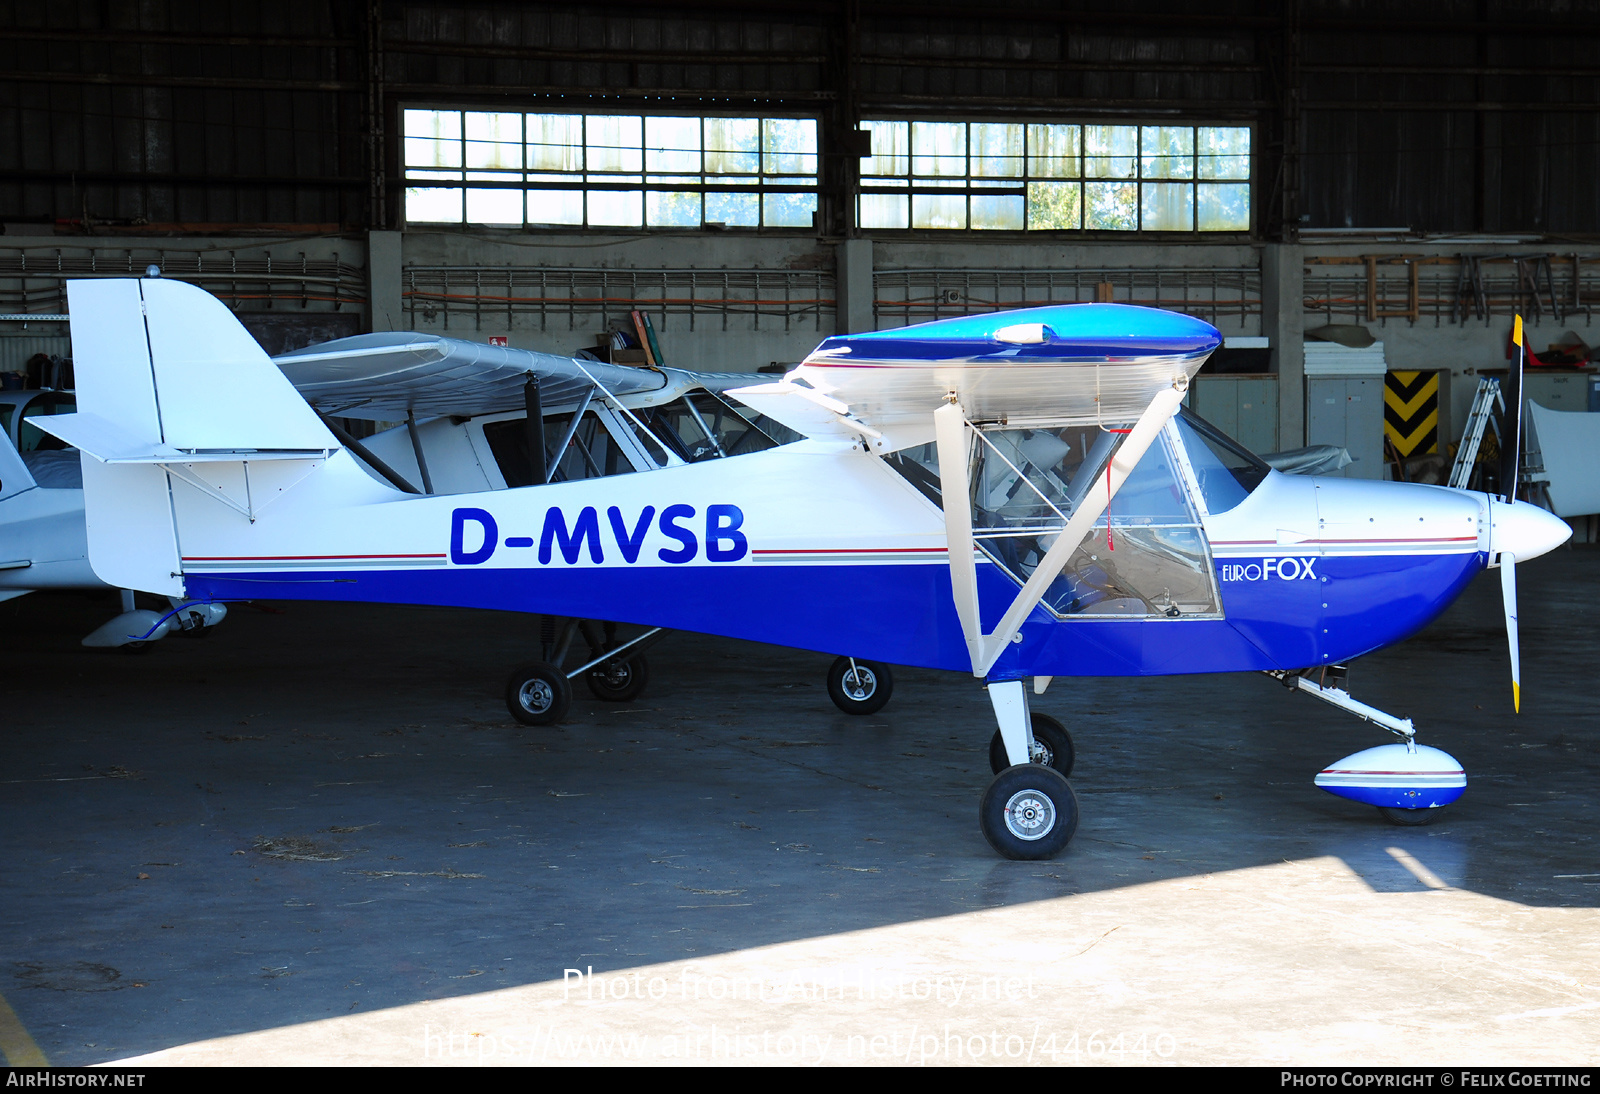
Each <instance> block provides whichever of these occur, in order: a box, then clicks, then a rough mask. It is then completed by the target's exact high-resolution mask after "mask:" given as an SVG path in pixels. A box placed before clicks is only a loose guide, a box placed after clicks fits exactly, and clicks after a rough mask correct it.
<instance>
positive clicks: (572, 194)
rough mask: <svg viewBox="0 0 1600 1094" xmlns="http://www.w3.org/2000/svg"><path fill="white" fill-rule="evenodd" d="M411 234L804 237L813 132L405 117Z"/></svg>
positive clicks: (590, 117)
mask: <svg viewBox="0 0 1600 1094" xmlns="http://www.w3.org/2000/svg"><path fill="white" fill-rule="evenodd" d="M405 173H406V220H407V221H408V222H409V223H412V224H483V225H504V226H508V227H521V226H524V225H541V226H542V225H556V226H561V225H567V226H574V227H591V228H645V227H648V228H699V227H703V226H705V225H707V224H720V225H724V226H727V227H741V228H810V227H811V226H812V214H813V213H815V212H816V209H817V121H816V119H815V118H785V117H751V118H724V117H703V116H688V117H658V116H654V115H643V114H526V113H520V112H518V113H506V112H498V111H477V110H407V111H405Z"/></svg>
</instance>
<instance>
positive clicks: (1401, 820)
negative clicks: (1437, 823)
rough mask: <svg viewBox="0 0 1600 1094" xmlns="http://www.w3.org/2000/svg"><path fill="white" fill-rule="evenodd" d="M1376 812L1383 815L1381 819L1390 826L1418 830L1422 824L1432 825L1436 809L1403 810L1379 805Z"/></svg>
mask: <svg viewBox="0 0 1600 1094" xmlns="http://www.w3.org/2000/svg"><path fill="white" fill-rule="evenodd" d="M1378 812H1380V813H1382V814H1383V819H1384V820H1386V821H1388V822H1389V823H1390V824H1398V825H1399V826H1400V827H1402V828H1419V827H1421V826H1422V825H1424V824H1432V823H1433V818H1434V814H1436V813H1438V812H1439V810H1437V809H1404V808H1396V807H1394V806H1388V805H1380V806H1378Z"/></svg>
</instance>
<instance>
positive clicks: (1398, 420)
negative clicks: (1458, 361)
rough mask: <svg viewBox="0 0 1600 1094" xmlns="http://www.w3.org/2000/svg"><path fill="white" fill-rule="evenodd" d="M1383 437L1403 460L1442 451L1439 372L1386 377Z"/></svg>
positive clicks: (1399, 373)
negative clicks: (1440, 440)
mask: <svg viewBox="0 0 1600 1094" xmlns="http://www.w3.org/2000/svg"><path fill="white" fill-rule="evenodd" d="M1383 435H1384V437H1385V438H1386V439H1387V440H1388V441H1389V443H1390V444H1392V445H1394V448H1395V451H1396V452H1398V453H1399V454H1400V456H1401V457H1402V458H1404V457H1406V456H1419V455H1422V454H1423V453H1426V452H1437V451H1439V374H1438V373H1437V372H1390V373H1386V374H1385V375H1384V378H1383Z"/></svg>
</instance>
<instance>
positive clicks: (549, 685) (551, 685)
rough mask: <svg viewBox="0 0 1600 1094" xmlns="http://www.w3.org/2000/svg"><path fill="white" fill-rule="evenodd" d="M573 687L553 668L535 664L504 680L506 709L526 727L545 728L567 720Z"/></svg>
mask: <svg viewBox="0 0 1600 1094" xmlns="http://www.w3.org/2000/svg"><path fill="white" fill-rule="evenodd" d="M570 706H572V684H571V683H570V682H569V681H568V680H567V674H566V673H564V672H562V671H561V670H560V669H558V668H556V667H555V666H554V665H550V664H546V663H545V662H543V661H534V662H531V663H529V664H526V665H523V666H522V667H521V668H519V669H517V671H515V672H513V673H512V674H511V676H510V678H509V679H507V680H506V709H507V710H509V711H510V712H511V717H513V718H515V719H516V720H517V721H519V722H521V723H522V724H523V725H525V726H548V725H553V724H555V723H556V722H559V721H561V719H563V718H565V717H566V716H567V708H568V707H570Z"/></svg>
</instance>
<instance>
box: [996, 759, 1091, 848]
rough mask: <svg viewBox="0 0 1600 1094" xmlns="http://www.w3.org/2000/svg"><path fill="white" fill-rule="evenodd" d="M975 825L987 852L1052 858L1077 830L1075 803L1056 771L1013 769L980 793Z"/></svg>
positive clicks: (1027, 766)
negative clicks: (981, 796) (987, 842)
mask: <svg viewBox="0 0 1600 1094" xmlns="http://www.w3.org/2000/svg"><path fill="white" fill-rule="evenodd" d="M978 823H979V824H980V825H982V827H983V838H984V839H986V840H988V841H989V846H990V847H993V848H994V849H995V850H996V851H998V852H999V853H1000V854H1001V855H1002V856H1004V857H1005V858H1010V859H1046V858H1054V857H1055V856H1056V855H1057V854H1059V853H1060V851H1061V849H1062V848H1064V847H1066V845H1067V843H1068V842H1069V841H1070V840H1071V839H1072V834H1073V833H1074V832H1076V831H1077V830H1078V799H1077V796H1076V795H1074V794H1073V793H1072V784H1070V783H1069V782H1067V780H1066V779H1065V778H1064V777H1063V776H1062V774H1061V773H1060V772H1059V771H1057V770H1056V769H1055V768H1053V767H1045V766H1044V765H1043V764H1018V765H1017V766H1016V767H1008V768H1006V769H1005V770H1004V771H1002V772H1000V774H998V775H996V776H995V777H994V782H992V783H990V784H989V789H988V790H985V791H984V793H983V802H982V804H980V805H979V806H978Z"/></svg>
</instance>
